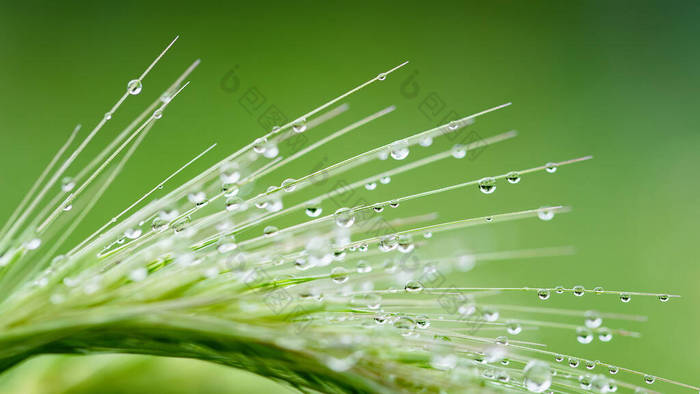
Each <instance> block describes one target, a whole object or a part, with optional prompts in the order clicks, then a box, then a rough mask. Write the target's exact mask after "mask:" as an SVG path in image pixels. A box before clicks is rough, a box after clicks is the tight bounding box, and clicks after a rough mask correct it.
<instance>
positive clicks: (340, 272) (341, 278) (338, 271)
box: [331, 267, 350, 284]
mask: <svg viewBox="0 0 700 394" xmlns="http://www.w3.org/2000/svg"><path fill="white" fill-rule="evenodd" d="M349 277H350V276H349V275H348V271H347V270H346V269H345V268H343V267H335V268H333V269H332V270H331V280H332V281H333V282H335V283H337V284H341V283H345V282H347V281H348V278H349Z"/></svg>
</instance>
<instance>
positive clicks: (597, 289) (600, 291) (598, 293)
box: [593, 286, 604, 295]
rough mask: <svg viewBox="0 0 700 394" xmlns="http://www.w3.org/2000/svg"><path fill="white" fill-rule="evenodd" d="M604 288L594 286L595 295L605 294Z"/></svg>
mask: <svg viewBox="0 0 700 394" xmlns="http://www.w3.org/2000/svg"><path fill="white" fill-rule="evenodd" d="M603 291H604V290H603V288H602V287H601V286H596V287H594V288H593V294H595V295H601V294H603Z"/></svg>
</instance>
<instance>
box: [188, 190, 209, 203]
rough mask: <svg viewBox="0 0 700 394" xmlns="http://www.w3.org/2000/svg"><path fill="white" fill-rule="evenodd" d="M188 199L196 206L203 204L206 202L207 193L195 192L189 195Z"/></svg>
mask: <svg viewBox="0 0 700 394" xmlns="http://www.w3.org/2000/svg"><path fill="white" fill-rule="evenodd" d="M187 199H188V200H189V201H190V202H191V203H192V204H194V205H196V206H201V205H204V204H206V202H207V195H206V194H204V192H201V191H199V192H193V193H190V194H188V195H187Z"/></svg>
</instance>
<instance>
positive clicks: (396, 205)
mask: <svg viewBox="0 0 700 394" xmlns="http://www.w3.org/2000/svg"><path fill="white" fill-rule="evenodd" d="M389 206H390V207H392V208H398V207H399V202H398V201H391V202H389Z"/></svg>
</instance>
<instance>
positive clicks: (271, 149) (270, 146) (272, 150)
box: [262, 142, 280, 159]
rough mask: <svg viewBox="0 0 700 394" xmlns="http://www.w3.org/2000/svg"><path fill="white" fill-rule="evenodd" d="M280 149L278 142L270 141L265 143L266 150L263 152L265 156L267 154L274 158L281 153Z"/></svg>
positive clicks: (269, 157)
mask: <svg viewBox="0 0 700 394" xmlns="http://www.w3.org/2000/svg"><path fill="white" fill-rule="evenodd" d="M279 153H280V149H279V148H278V147H277V145H276V144H274V143H271V142H268V143H267V144H265V151H264V152H263V154H262V155H263V156H265V157H266V158H268V159H274V158H275V157H277V155H279Z"/></svg>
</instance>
